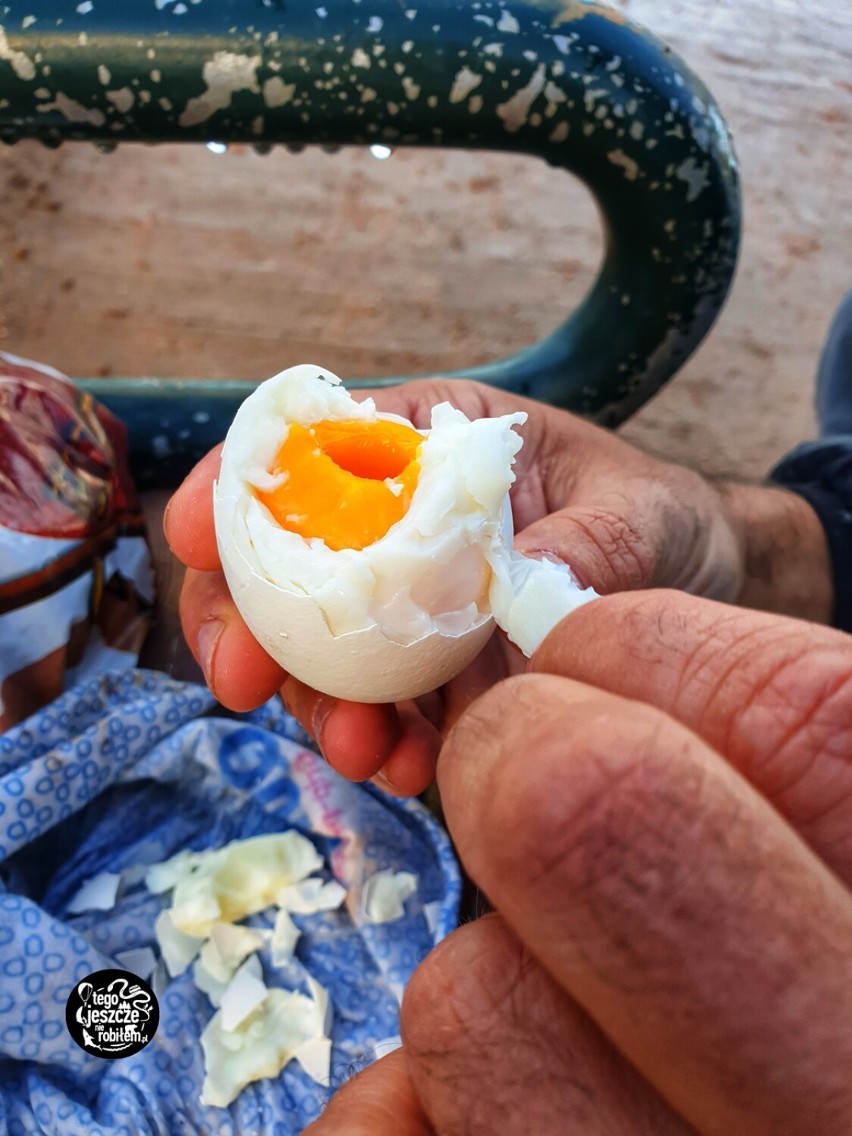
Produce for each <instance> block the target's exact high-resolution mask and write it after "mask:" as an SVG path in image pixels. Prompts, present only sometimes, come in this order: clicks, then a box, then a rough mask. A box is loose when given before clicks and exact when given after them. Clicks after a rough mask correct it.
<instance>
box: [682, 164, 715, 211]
mask: <svg viewBox="0 0 852 1136" xmlns="http://www.w3.org/2000/svg"><path fill="white" fill-rule="evenodd" d="M709 169H710V167H709V166H708V165H707V163H706V162H705V164H704V165H703V166H699V165H698V163H697V162H696V161H695V158H687V159H686V161H685V162H681V164H680V165H679V166H678V168H677V169H676V170H675V176H676V177H678V178H679V179H680V180H681V181H684V182H686V184H687V194H686V200H687V201H688V202H689V203H690V204H691V203H692V202H693V201H695V200H696V199H697V198H699V197H700V196H701V194H702V193H703V192H704V190H705V189H706V188H707V187H708V185H709V184H710V177H709Z"/></svg>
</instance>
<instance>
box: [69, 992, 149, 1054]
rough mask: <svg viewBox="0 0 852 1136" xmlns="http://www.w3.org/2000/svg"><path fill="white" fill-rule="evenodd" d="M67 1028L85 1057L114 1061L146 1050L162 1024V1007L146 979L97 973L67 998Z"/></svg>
mask: <svg viewBox="0 0 852 1136" xmlns="http://www.w3.org/2000/svg"><path fill="white" fill-rule="evenodd" d="M65 1024H66V1025H67V1026H68V1032H69V1033H70V1034H71V1036H72V1038H73V1039H74V1041H76V1042H77V1044H78V1045H79V1046H80V1048H81V1049H84V1050H85V1051H86V1053H90V1054H91V1055H92V1056H93V1057H105V1058H107V1060H111V1061H113V1060H115V1059H116V1058H117V1057H132V1056H133V1054H134V1053H138V1052H139V1051H140V1050H142V1049H144V1048H145V1046H146V1045H147V1044H148V1042H149V1041H150V1040H151V1039H152V1038H153V1036H154V1034H155V1033H156V1032H157V1027H158V1026H159V1024H160V1007H159V1004H158V1003H157V996H156V995H155V993H154V991H153V990H152V989H151V987H150V986H149V985H148V983H147V982H146V981H145V980H144V979H143V978H139V977H138V976H137V975H135V974H131V973H130V971H127V970H96V971H95V972H94V973H93V974H87V975H86V977H85V978H83V979H81V980H80V982H78V983H77V984H76V985H75V987H74V989H73V990H72V991H71V993H70V994H69V995H68V1001H67V1003H66V1005H65Z"/></svg>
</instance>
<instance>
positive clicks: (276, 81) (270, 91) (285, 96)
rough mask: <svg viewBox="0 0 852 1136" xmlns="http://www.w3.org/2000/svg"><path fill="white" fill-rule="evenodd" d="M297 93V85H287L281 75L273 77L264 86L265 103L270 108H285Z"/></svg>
mask: <svg viewBox="0 0 852 1136" xmlns="http://www.w3.org/2000/svg"><path fill="white" fill-rule="evenodd" d="M295 93H296V84H295V83H285V82H284V80H283V79H282V78H281V76H280V75H273V76H272V78H271V79H267V80H266V81H265V83H264V84H263V101H264V102H265V103H266V105H267V106H268V107H280V106H285V105H286V104H287V103H289V102H290V100H291V99H292V98H293V96H294V95H295Z"/></svg>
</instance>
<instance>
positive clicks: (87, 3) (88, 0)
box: [77, 0, 95, 16]
mask: <svg viewBox="0 0 852 1136" xmlns="http://www.w3.org/2000/svg"><path fill="white" fill-rule="evenodd" d="M94 10H95V6H94V4H93V3H92V0H83V3H82V4H78V5H77V11H78V12H79V13H80V15H81V16H87V15H88V14H89V12H93V11H94Z"/></svg>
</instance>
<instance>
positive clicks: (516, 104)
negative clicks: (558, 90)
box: [497, 63, 545, 134]
mask: <svg viewBox="0 0 852 1136" xmlns="http://www.w3.org/2000/svg"><path fill="white" fill-rule="evenodd" d="M544 83H545V68H544V64H543V63H540V64H539V65H538V67H536V69H535V71H534V72H533V75H532V78H531V79H530V81H529V82H528V83H527V85H526V86H525V87H521V89H520V90H519V91H516V92H515V94H514V95H512V97H511V98H510V99H507V101H506V102H505V103H500V105H499V106H498V107H497V115H498V117H499V118H502V120H503V126H504V127H505V128H506V130H507V131H508V133H509V134H514V133H515V132H516V131H518V130H520V129H521V127H522V126H523V125H524V123H525V122H526V121H527V117H528V115H529V112H530V107H531V106H532V104H533V103H534V102H535V100H536V99H537V98H538V96H539V95H540V94H541V92H542V90H543V89H544Z"/></svg>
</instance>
